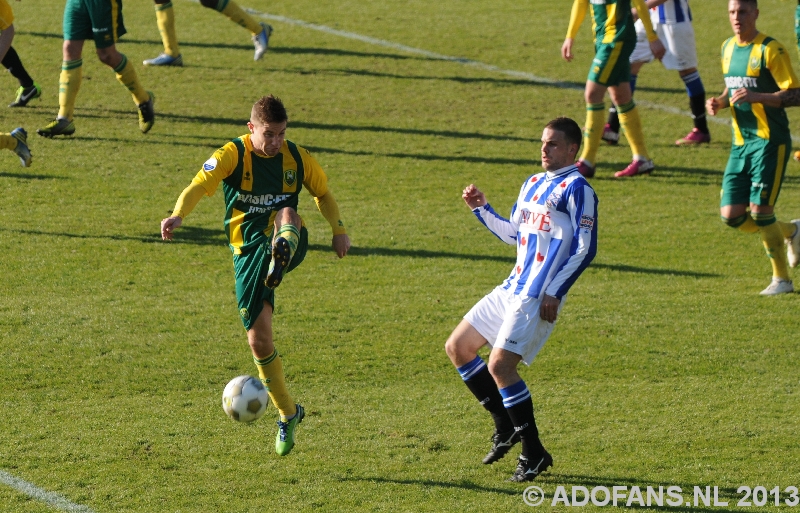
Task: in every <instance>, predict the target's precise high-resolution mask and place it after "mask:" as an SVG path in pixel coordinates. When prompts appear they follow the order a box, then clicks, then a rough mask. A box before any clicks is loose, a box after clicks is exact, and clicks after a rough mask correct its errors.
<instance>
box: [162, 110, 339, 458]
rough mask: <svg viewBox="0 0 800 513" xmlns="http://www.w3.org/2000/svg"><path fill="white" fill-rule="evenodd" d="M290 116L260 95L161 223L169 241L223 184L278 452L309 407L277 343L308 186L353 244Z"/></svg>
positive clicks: (300, 242)
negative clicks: (291, 131)
mask: <svg viewBox="0 0 800 513" xmlns="http://www.w3.org/2000/svg"><path fill="white" fill-rule="evenodd" d="M287 121H288V116H287V114H286V109H285V108H284V106H283V103H282V102H281V101H280V99H278V98H275V97H274V96H271V95H270V96H265V97H263V98H261V99H260V100H259V101H258V102H256V104H255V105H253V109H252V112H251V114H250V121H249V122H248V123H247V126H248V128H249V129H250V134H247V135H243V136H241V137H239V138H237V139H234V140H233V141H231V142H229V143H228V144H226V145H225V146H223V147H222V148H220V149H218V150H217V151H216V152H215V153H214V155H212V156H211V158H209V159H208V160H207V161H206V162H205V164H203V168H202V169H201V170H200V171H199V172H198V173H197V175H196V176H195V177H194V180H192V183H191V184H190V185H189V186H188V187H187V188H186V189H184V191H183V192H182V193H181V195H180V197H179V198H178V202H177V204H176V205H175V209H174V210H173V213H172V216H171V217H168V218H166V219H164V220H162V221H161V237H162V238H163V239H164V240H171V239H172V237H173V232H174V230H175V229H176V228H178V227H179V226H180V225H181V224H182V221H183V219H184V218H185V217H186V216H187V215H188V214H189V212H191V211H192V209H193V208H194V207H195V206H196V205H197V203H198V202H199V201H200V199H201V198H202V197H203V196H204V195H207V196H211V195H212V194H214V191H216V189H217V187H218V186H219V184H220V182H221V183H222V189H223V191H224V193H225V205H226V212H225V232H226V235H227V236H228V243H229V245H230V249H231V252H232V253H233V267H234V274H235V277H236V298H237V300H238V303H239V316H240V317H241V320H242V323H243V324H244V327H245V329H246V330H247V341H248V342H249V344H250V349H251V351H252V353H253V360H254V361H255V364H256V367H257V368H258V373H259V376H260V377H261V380H262V381H263V382H264V384H266V385H267V387H268V389H269V395H270V398H271V399H272V402H273V403H274V404H275V406H276V407H277V408H278V411H279V412H280V416H281V418H280V420H279V421H278V436H277V437H276V439H275V451H276V452H277V453H278V454H279V455H281V456H285V455H286V454H289V451H291V450H292V447H293V446H294V431H295V428H296V427H297V425H298V424H299V423H300V422H301V421H302V420H303V415H304V414H305V413H304V410H303V407H302V406H300V405H299V404H295V402H294V401H293V400H292V397H291V396H290V395H289V392H288V390H287V389H286V384H285V381H284V374H283V364H282V363H281V357H280V356H279V355H278V352H277V350H276V349H275V345H274V343H273V338H272V313H273V307H274V305H275V292H274V290H273V289H274V288H275V287H277V286H278V285H279V284H280V283H281V280H282V279H283V275H284V274H285V273H287V272H289V271H291V270H292V269H294V268H295V267H297V266H298V265H300V263H301V262H302V261H303V258H304V257H305V254H306V250H307V248H308V232H307V231H306V228H305V226H304V223H303V219H302V218H301V217H300V216H299V215H298V214H297V203H298V196H299V195H300V190H301V189H302V187H303V186H305V188H306V189H307V190H308V192H310V193H311V195H312V196H314V199H315V201H316V203H317V207H318V208H319V210H320V212H322V215H323V216H324V217H325V219H327V221H328V223H330V225H331V229H332V230H333V249H334V251H336V254H337V255H338V256H339V258H342V257H344V256H345V255H346V254H347V251H348V250H349V249H350V239H349V237H348V236H347V233H346V231H345V228H344V223H342V221H341V218H340V216H339V207H338V206H337V203H336V200H335V199H334V197H333V194H332V193H331V191H330V190H329V189H328V179H327V177H326V176H325V172H324V171H323V170H322V168H321V167H320V165H319V164H318V163H317V161H316V159H315V158H314V157H312V156H311V154H310V153H309V152H308V151H307V150H305V149H303V148H301V147H299V146H297V145H295V144H294V143H292V142H290V141H287V140H286V139H285V134H286V123H287Z"/></svg>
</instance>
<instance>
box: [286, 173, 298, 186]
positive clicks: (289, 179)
mask: <svg viewBox="0 0 800 513" xmlns="http://www.w3.org/2000/svg"><path fill="white" fill-rule="evenodd" d="M295 180H297V171H295V170H294V169H287V170H286V171H284V172H283V181H284V182H286V185H288V186H290V187H291V186H292V185H294V182H295Z"/></svg>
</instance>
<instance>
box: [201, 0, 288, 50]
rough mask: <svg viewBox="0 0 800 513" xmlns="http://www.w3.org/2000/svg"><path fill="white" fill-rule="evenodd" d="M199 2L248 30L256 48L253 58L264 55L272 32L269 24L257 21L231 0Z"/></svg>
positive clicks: (203, 0) (202, 0) (204, 0)
mask: <svg viewBox="0 0 800 513" xmlns="http://www.w3.org/2000/svg"><path fill="white" fill-rule="evenodd" d="M200 3H201V4H203V5H204V6H205V7H208V8H209V9H214V10H215V11H219V12H221V13H222V14H224V15H225V16H227V17H228V19H229V20H231V21H232V22H234V23H236V24H237V25H241V26H242V27H244V28H246V29H247V30H249V31H250V34H251V35H252V36H253V44H254V45H255V48H256V53H255V57H254V58H255V60H259V59H260V58H261V57H262V56H263V55H264V52H266V51H267V46H268V45H269V36H270V35H271V34H272V26H271V25H267V24H266V23H259V22H257V21H256V20H255V19H254V18H253V17H252V16H250V15H249V14H247V13H246V12H244V11H243V10H242V8H241V7H239V5H238V4H237V3H236V2H234V1H233V0H200Z"/></svg>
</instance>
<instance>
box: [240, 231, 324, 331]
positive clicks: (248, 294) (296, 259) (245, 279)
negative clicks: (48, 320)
mask: <svg viewBox="0 0 800 513" xmlns="http://www.w3.org/2000/svg"><path fill="white" fill-rule="evenodd" d="M271 246H272V239H271V238H270V239H269V240H267V241H265V242H264V243H263V244H261V245H259V246H258V247H256V248H255V249H254V250H252V251H249V252H247V253H243V254H241V255H233V270H234V274H235V276H236V300H237V302H238V303H239V316H240V317H241V318H242V324H244V329H246V330H249V329H250V328H251V327H252V326H253V323H255V322H256V319H258V316H259V314H261V310H262V309H263V308H264V301H266V302H267V303H269V304H271V305H272V306H273V307H274V306H275V291H274V290H273V289H268V288H267V286H266V285H264V279H265V278H266V277H267V272H268V271H269V263H270V260H272V254H271V251H270V248H271ZM307 251H308V230H306V228H305V226H304V227H303V228H302V229H301V230H300V244H298V246H297V251H295V252H294V256H292V261H291V262H289V268H288V269H287V270H286V272H287V273H288V272H290V271H292V269H294V268H295V267H297V266H298V265H300V263H301V262H302V261H303V259H304V258H305V257H306V252H307Z"/></svg>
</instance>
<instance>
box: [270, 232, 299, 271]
mask: <svg viewBox="0 0 800 513" xmlns="http://www.w3.org/2000/svg"><path fill="white" fill-rule="evenodd" d="M280 237H283V238H284V239H286V242H288V243H289V261H290V262H291V261H292V257H293V256H294V252H295V250H297V246H298V245H299V244H300V230H298V229H297V227H296V226H295V225H293V224H291V223H286V224H284V225H282V226H281V227H280V228H279V229H278V233H276V234H275V238H276V239H278V238H280Z"/></svg>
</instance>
